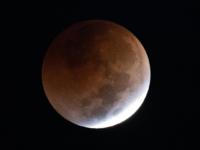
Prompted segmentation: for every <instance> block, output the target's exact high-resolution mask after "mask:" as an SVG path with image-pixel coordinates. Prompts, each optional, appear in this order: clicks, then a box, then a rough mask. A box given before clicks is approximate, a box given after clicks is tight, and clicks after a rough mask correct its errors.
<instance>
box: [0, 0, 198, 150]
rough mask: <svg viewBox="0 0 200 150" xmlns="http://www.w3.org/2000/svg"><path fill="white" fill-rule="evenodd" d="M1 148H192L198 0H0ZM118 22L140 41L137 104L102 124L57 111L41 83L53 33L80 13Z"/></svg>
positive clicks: (75, 20)
mask: <svg viewBox="0 0 200 150" xmlns="http://www.w3.org/2000/svg"><path fill="white" fill-rule="evenodd" d="M1 6H3V9H2V10H3V11H2V13H1V16H2V17H1V18H2V19H1V25H3V28H1V32H2V34H1V35H2V37H3V40H2V41H1V45H2V46H3V48H2V49H1V52H2V55H1V56H3V58H2V59H1V65H2V66H3V69H2V75H3V78H1V80H2V84H1V85H3V88H2V90H1V93H2V95H3V97H2V98H1V101H2V102H3V105H2V106H3V109H2V110H3V113H2V114H3V117H2V122H1V125H3V126H2V128H1V132H2V134H1V136H2V137H3V139H4V140H5V141H4V140H3V141H1V142H2V144H3V146H5V147H4V148H3V149H11V148H12V149H13V148H18V147H20V148H22V147H26V149H32V148H34V149H47V148H54V149H69V150H70V149H94V150H96V149H120V150H121V149H122V150H124V149H162V150H163V149H167V150H168V149H179V148H189V149H199V148H200V144H199V141H200V135H199V134H200V132H199V127H200V123H199V120H200V119H199V103H198V102H199V95H198V94H199V79H198V78H199V75H200V74H199V54H200V53H199V45H200V44H199V43H200V42H199V27H200V11H199V9H200V5H199V3H194V1H189V0H188V1H186V0H183V1H178V0H177V1H164V0H160V1H157V2H156V1H138V2H136V1H133V0H132V1H131V0H130V1H112V2H111V1H109V0H107V1H92V2H90V1H75V0H73V1H57V0H54V1H44V0H41V1H32V2H31V1H24V2H23V1H7V2H6V3H3V5H1ZM92 19H101V20H107V21H112V22H115V23H118V24H120V25H122V26H124V27H125V28H127V29H128V30H129V31H131V32H132V33H133V34H134V35H135V36H136V37H137V38H138V39H139V40H140V41H141V43H142V44H143V46H144V48H145V50H146V52H147V54H148V57H149V61H150V66H151V83H150V88H149V91H148V94H147V97H146V99H145V101H144V103H143V105H142V106H141V108H140V109H139V110H138V111H137V112H136V113H135V114H134V115H133V116H132V117H131V118H130V119H128V120H126V121H125V122H123V123H121V124H119V125H116V126H114V127H110V128H106V129H99V130H96V129H87V128H84V127H79V126H77V125H74V124H72V123H70V122H68V121H67V120H65V119H64V118H62V117H61V116H60V115H59V114H58V113H57V112H56V111H55V110H54V109H53V107H52V106H51V105H50V103H49V102H48V100H47V98H46V96H45V93H44V91H43V86H42V80H41V69H42V62H43V58H44V55H45V53H46V51H47V49H48V47H49V45H50V44H51V42H52V41H53V39H54V38H55V37H56V36H57V35H58V34H59V33H60V32H62V31H63V30H64V29H66V28H67V27H69V26H71V25H73V24H75V23H78V22H80V21H85V20H92Z"/></svg>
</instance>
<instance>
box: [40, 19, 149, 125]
mask: <svg viewBox="0 0 200 150" xmlns="http://www.w3.org/2000/svg"><path fill="white" fill-rule="evenodd" d="M42 83H43V88H44V92H45V94H46V96H47V98H48V100H49V102H50V104H51V105H52V107H53V108H54V109H55V110H56V111H57V112H58V113H59V114H60V115H61V116H62V117H63V118H65V119H67V120H68V121H70V122H72V123H74V124H76V125H79V126H82V127H86V128H106V127H110V126H114V125H116V124H119V123H121V122H123V121H125V120H126V119H128V118H129V117H131V116H132V115H133V114H134V113H135V112H136V111H137V110H138V108H139V107H140V106H141V104H142V103H143V101H144V99H145V97H146V94H147V92H148V89H149V84H150V65H149V59H148V56H147V54H146V51H145V49H144V47H143V46H142V44H141V43H140V41H139V40H138V39H137V38H136V37H135V36H134V35H133V34H132V33H131V32H130V31H129V30H127V29H126V28H124V27H122V26H121V25H118V24H116V23H113V22H110V21H105V20H89V21H83V22H80V23H77V24H75V25H72V26H71V27H69V28H67V29H65V30H64V31H63V32H62V33H60V34H59V35H58V36H57V37H56V38H55V39H54V40H53V42H52V43H51V45H50V46H49V48H48V50H47V52H46V54H45V56H44V60H43V64H42Z"/></svg>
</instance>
